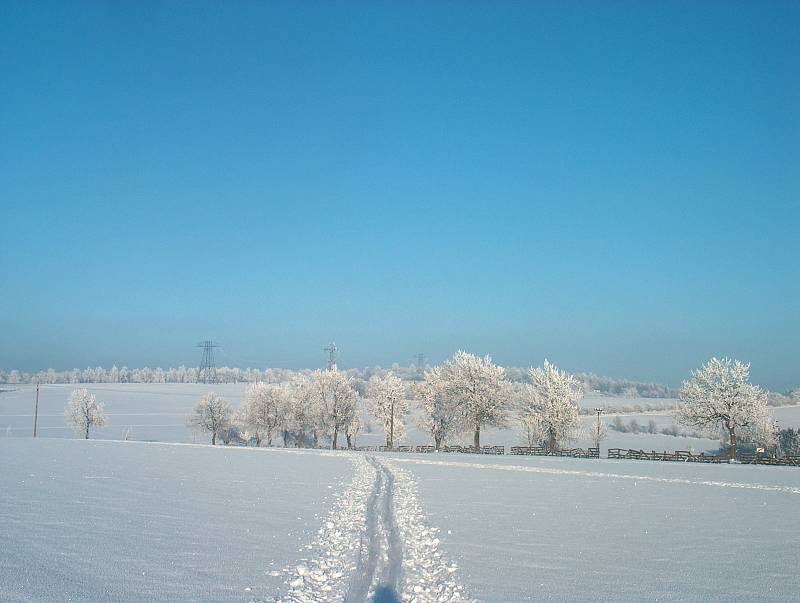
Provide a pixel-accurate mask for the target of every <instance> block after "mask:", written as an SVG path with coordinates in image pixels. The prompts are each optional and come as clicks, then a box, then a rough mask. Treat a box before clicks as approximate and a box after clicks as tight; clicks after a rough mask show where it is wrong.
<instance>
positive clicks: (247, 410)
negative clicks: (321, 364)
mask: <svg viewBox="0 0 800 603" xmlns="http://www.w3.org/2000/svg"><path fill="white" fill-rule="evenodd" d="M365 389H366V391H365V392H363V393H362V392H359V390H358V389H357V387H356V384H355V380H354V378H353V377H352V376H351V375H348V374H346V373H344V372H342V371H339V370H336V369H330V370H317V371H313V372H310V373H293V374H292V375H290V377H289V379H288V380H287V381H285V382H282V383H265V382H255V383H252V384H250V385H249V386H248V388H247V391H246V394H245V399H244V402H243V404H242V405H241V406H240V407H239V408H238V409H236V410H234V409H233V407H232V405H231V404H230V402H228V401H227V400H225V399H224V398H223V397H221V396H219V395H218V394H215V393H209V394H207V395H205V396H204V397H203V398H202V399H201V400H200V401H199V402H198V403H197V404H196V406H195V407H194V409H193V411H192V413H191V415H190V417H189V419H188V421H187V424H188V426H189V427H191V428H192V429H196V430H199V431H203V432H207V433H208V434H209V435H210V436H211V442H212V444H216V443H217V440H218V439H219V440H222V441H223V442H225V443H229V442H232V441H239V442H253V443H254V444H255V445H257V446H262V445H266V446H273V445H275V443H276V442H277V441H278V440H281V443H282V444H283V445H284V446H297V447H301V446H310V447H314V448H317V447H320V446H326V447H328V446H329V447H330V448H333V449H336V448H339V447H340V443H341V442H342V439H344V440H345V441H346V446H347V448H352V447H353V446H354V445H355V442H356V438H357V437H358V435H359V433H360V431H361V429H362V424H361V418H360V413H359V401H361V400H363V403H364V405H365V407H366V409H367V410H368V411H369V412H370V413H371V414H372V416H374V417H375V418H376V420H377V421H378V422H379V423H380V425H381V427H382V428H383V431H384V434H385V436H386V445H387V446H388V447H390V448H393V447H395V445H396V444H397V443H398V442H399V441H401V440H402V439H403V437H404V436H405V434H406V431H407V422H408V420H409V414H410V405H409V400H410V399H413V400H415V401H416V403H417V407H418V410H419V415H418V417H417V426H418V427H419V428H420V429H422V430H423V431H424V432H425V433H427V434H428V435H429V436H430V438H431V440H432V442H433V444H434V446H435V447H436V449H437V450H438V449H440V448H441V447H442V446H444V445H445V444H446V443H447V442H448V441H451V440H452V438H454V437H456V436H458V435H461V434H463V433H465V432H466V433H469V434H470V435H471V436H472V441H473V446H474V447H475V448H480V446H481V433H482V431H483V430H484V429H485V428H487V427H508V426H509V425H510V424H511V423H516V424H517V425H518V426H520V427H521V429H522V431H523V433H524V435H525V438H526V440H527V443H528V445H530V446H540V445H541V446H545V447H547V448H548V449H549V450H551V451H553V450H556V449H557V448H559V447H562V446H564V445H565V444H566V443H568V442H570V441H571V440H573V439H574V438H575V436H576V434H577V429H578V416H579V401H580V400H581V398H582V397H583V394H584V389H583V387H582V385H581V383H580V381H579V380H578V379H577V378H576V377H575V376H574V375H571V374H569V373H567V372H566V371H562V370H560V369H559V368H558V367H556V366H555V365H554V364H552V363H551V362H549V361H547V360H545V361H544V363H543V365H542V366H539V367H536V368H530V369H529V370H528V378H527V380H526V382H524V383H520V382H514V381H511V380H509V379H508V377H507V375H506V369H505V368H503V367H501V366H498V365H497V364H495V363H494V362H493V361H492V359H491V358H490V357H489V356H485V357H483V358H480V357H478V356H475V355H473V354H469V353H467V352H463V351H459V352H457V353H456V354H455V355H454V356H453V357H452V358H450V359H449V360H447V361H446V362H444V363H443V364H441V365H440V366H436V367H433V368H430V369H428V370H426V371H424V374H423V378H422V380H421V381H418V382H408V381H403V380H402V379H400V378H399V377H398V376H397V375H395V374H394V373H393V372H391V371H389V372H387V373H385V374H381V375H378V374H375V375H372V376H371V377H370V379H369V381H368V382H367V385H366V388H365ZM679 400H680V404H679V405H678V407H677V408H676V410H675V413H674V415H675V418H676V419H677V421H678V422H679V423H681V424H682V425H684V426H687V427H693V428H696V429H701V430H705V431H706V432H713V431H716V432H718V433H720V432H721V434H722V436H723V437H724V438H725V441H726V443H727V445H728V448H729V453H730V457H731V458H735V457H736V447H737V441H738V440H739V439H740V438H744V439H745V440H746V441H747V442H754V443H757V444H758V443H760V444H763V445H765V446H774V445H775V444H776V442H777V441H778V438H779V437H781V434H780V432H779V430H778V429H777V425H776V423H775V421H774V419H773V418H772V416H771V414H770V412H769V410H768V395H767V392H766V391H765V390H763V389H761V388H760V387H758V386H757V385H754V384H752V383H750V365H749V364H745V363H742V362H740V361H738V360H730V359H728V358H725V359H722V360H720V359H717V358H712V359H711V360H710V361H709V362H708V363H706V364H705V365H703V366H702V367H701V368H700V369H698V370H696V371H693V372H692V375H691V378H690V379H689V380H687V381H685V382H684V383H683V386H682V387H681V389H680V392H679ZM65 415H66V419H67V422H68V423H69V424H70V425H72V426H73V427H74V428H75V429H76V431H77V432H78V433H80V434H82V435H84V437H86V438H88V437H89V430H90V428H91V427H93V426H97V427H100V426H102V425H103V424H104V423H105V414H104V412H103V406H102V404H101V403H99V402H98V401H97V400H96V399H95V397H94V395H92V394H90V393H89V392H88V391H87V390H85V389H79V390H75V391H74V392H73V394H72V396H71V398H70V401H69V402H68V404H67V407H66V410H65ZM615 427H617V428H619V427H620V426H618V425H615ZM650 429H651V430H652V431H655V426H654V424H653V425H651V426H650ZM589 435H590V437H591V439H592V440H593V442H594V445H595V446H599V444H600V441H601V440H602V439H603V438H604V437H605V436H606V426H605V425H604V424H602V423H600V422H599V421H598V423H597V425H596V427H595V428H592V429H591V431H590V433H589ZM782 437H783V438H784V439H785V440H787V442H788V440H792V441H794V440H793V438H794V437H795V435H794V433H792V434H786V435H784V436H782Z"/></svg>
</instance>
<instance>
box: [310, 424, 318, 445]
mask: <svg viewBox="0 0 800 603" xmlns="http://www.w3.org/2000/svg"><path fill="white" fill-rule="evenodd" d="M311 435H312V437H313V439H314V448H316V447H318V446H319V434H318V433H317V430H316V429H315V430H314V431H313V432H312V434H311Z"/></svg>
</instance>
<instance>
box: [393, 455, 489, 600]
mask: <svg viewBox="0 0 800 603" xmlns="http://www.w3.org/2000/svg"><path fill="white" fill-rule="evenodd" d="M386 466H387V467H390V468H391V470H392V473H393V475H394V480H395V485H396V488H395V493H396V494H395V496H394V503H395V518H396V521H397V529H398V532H399V535H400V539H401V540H402V543H403V550H404V558H403V580H402V592H401V594H400V600H401V601H402V602H403V603H477V602H476V601H475V599H471V598H470V597H469V596H468V595H467V594H466V591H465V590H464V587H463V586H461V585H460V584H459V582H458V580H457V579H456V572H457V571H458V566H457V565H456V564H455V563H450V562H448V561H447V559H446V558H445V556H444V554H443V553H442V552H441V551H440V550H439V544H440V543H439V539H438V538H437V536H436V535H437V533H438V531H439V530H438V528H435V527H432V526H431V525H430V524H429V523H428V521H427V518H426V515H425V513H424V511H423V509H422V506H421V505H420V502H419V497H418V496H417V483H416V481H415V480H414V478H413V476H412V475H411V473H410V472H409V471H406V470H405V469H400V468H397V467H395V466H394V465H393V464H392V463H387V464H386Z"/></svg>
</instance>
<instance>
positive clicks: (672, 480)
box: [392, 457, 800, 494]
mask: <svg viewBox="0 0 800 603" xmlns="http://www.w3.org/2000/svg"><path fill="white" fill-rule="evenodd" d="M392 461H393V462H397V463H410V464H416V465H438V466H443V467H469V468H472V469H491V470H497V471H519V472H523V473H542V474H546V475H578V476H582V477H601V478H609V479H624V480H633V481H637V482H638V481H641V482H658V483H663V484H681V485H689V486H711V487H716V488H738V489H743V490H761V491H766V492H781V493H784V494H800V488H797V487H792V486H773V485H769V484H748V483H745V482H723V481H715V480H692V479H686V478H680V477H653V476H650V475H631V474H627V473H607V472H603V471H578V470H576V469H553V468H551V467H526V466H523V465H493V464H486V463H462V462H457V461H431V460H425V459H401V458H396V457H395V458H392Z"/></svg>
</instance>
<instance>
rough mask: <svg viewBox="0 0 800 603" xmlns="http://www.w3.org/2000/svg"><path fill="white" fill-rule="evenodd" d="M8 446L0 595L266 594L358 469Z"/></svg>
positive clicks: (94, 447)
mask: <svg viewBox="0 0 800 603" xmlns="http://www.w3.org/2000/svg"><path fill="white" fill-rule="evenodd" d="M0 441H2V444H0V551H2V555H0V559H1V560H0V601H37V602H39V601H54V602H55V601H59V602H62V601H140V602H144V601H175V602H178V601H220V602H222V601H235V602H241V601H248V600H250V598H251V595H252V596H262V597H264V598H266V597H267V596H271V595H272V594H273V593H275V592H278V591H280V588H281V585H282V583H283V580H284V577H283V573H282V569H283V567H284V566H286V565H287V564H292V563H295V562H296V561H297V559H298V551H299V550H300V549H301V547H303V546H305V545H306V544H307V543H308V542H310V541H311V540H312V539H313V537H314V535H315V534H316V531H317V530H318V528H319V527H320V525H321V522H322V518H323V517H324V516H325V514H326V513H327V512H328V510H329V508H330V506H331V505H332V502H333V499H334V495H335V494H336V493H337V492H340V491H341V488H342V484H344V483H347V482H348V481H349V480H350V479H351V478H352V474H353V470H352V466H351V463H350V462H348V461H347V460H346V459H344V458H343V457H342V456H341V455H336V456H334V455H331V454H330V453H329V454H327V455H326V454H325V453H319V452H307V453H303V452H294V451H280V452H266V453H265V451H264V450H256V449H247V448H222V447H217V448H211V447H209V446H193V445H168V444H147V443H134V442H109V441H100V440H89V441H85V440H83V441H81V440H67V439H45V438H38V439H36V440H34V439H32V438H14V439H2V440H0ZM247 589H252V590H250V591H248V590H247Z"/></svg>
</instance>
